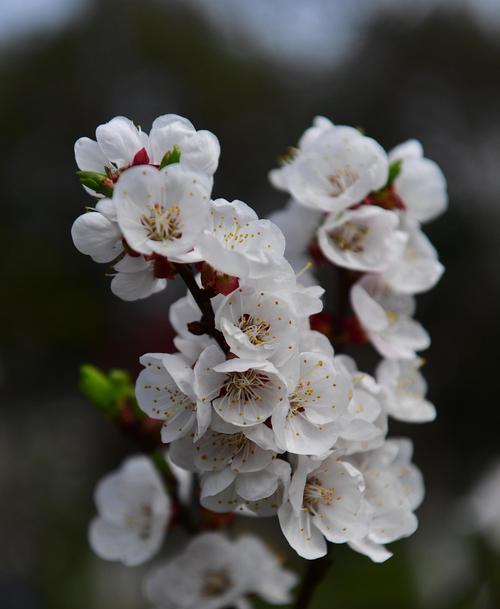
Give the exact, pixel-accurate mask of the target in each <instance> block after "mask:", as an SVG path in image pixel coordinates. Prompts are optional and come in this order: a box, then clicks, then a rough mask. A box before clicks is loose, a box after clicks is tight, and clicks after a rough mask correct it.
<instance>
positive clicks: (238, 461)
mask: <svg viewBox="0 0 500 609" xmlns="http://www.w3.org/2000/svg"><path fill="white" fill-rule="evenodd" d="M278 452H281V451H280V449H279V448H278V446H277V445H276V442H275V439H274V434H273V431H272V429H270V428H269V427H267V425H265V424H261V425H256V426H253V427H248V428H242V427H238V426H236V425H232V424H231V423H227V422H226V421H224V420H223V419H221V418H220V417H219V416H218V415H214V416H213V418H212V422H211V424H210V428H209V429H208V430H207V432H206V433H205V434H204V435H203V437H202V438H200V439H199V440H197V441H196V442H195V443H193V442H190V441H189V439H188V438H183V439H182V440H177V441H176V442H173V443H172V444H171V446H170V456H171V458H172V459H173V461H174V462H175V463H176V464H177V465H179V466H180V467H184V468H185V469H188V470H191V471H198V472H211V471H221V470H223V469H225V468H229V469H230V470H231V471H232V472H233V473H234V474H235V475H238V474H241V473H247V472H255V471H259V470H262V469H265V468H266V467H267V466H268V465H269V464H270V463H271V462H272V461H273V459H274V458H275V457H276V455H277V453H278Z"/></svg>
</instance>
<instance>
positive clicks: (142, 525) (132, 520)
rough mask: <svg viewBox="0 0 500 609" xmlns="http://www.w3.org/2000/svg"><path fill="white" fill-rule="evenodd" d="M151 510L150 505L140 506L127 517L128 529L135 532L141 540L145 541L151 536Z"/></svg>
mask: <svg viewBox="0 0 500 609" xmlns="http://www.w3.org/2000/svg"><path fill="white" fill-rule="evenodd" d="M152 518H153V510H152V509H151V506H150V505H146V504H145V505H142V506H141V507H140V509H139V511H138V512H137V513H135V514H131V515H129V516H127V519H126V523H127V526H128V527H129V528H130V529H134V530H135V531H137V534H138V535H139V537H140V538H141V539H142V540H146V539H148V538H149V536H150V535H151V524H152V523H151V521H152Z"/></svg>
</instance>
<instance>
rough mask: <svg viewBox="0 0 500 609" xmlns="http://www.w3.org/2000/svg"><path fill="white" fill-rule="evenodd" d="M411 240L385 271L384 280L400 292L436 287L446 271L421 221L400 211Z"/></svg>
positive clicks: (406, 292)
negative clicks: (420, 224) (412, 218)
mask: <svg viewBox="0 0 500 609" xmlns="http://www.w3.org/2000/svg"><path fill="white" fill-rule="evenodd" d="M401 219H402V222H401V228H402V229H403V230H404V231H405V232H406V234H407V236H408V240H407V242H406V247H405V249H404V251H403V252H402V254H401V255H400V256H398V258H397V259H395V260H394V261H393V262H392V264H391V265H390V266H389V267H388V268H387V269H386V270H385V271H384V272H383V273H382V277H383V279H384V281H385V283H386V284H387V285H388V286H389V287H390V288H391V289H392V290H394V292H398V293H400V294H420V293H421V292H426V291H427V290H430V289H431V288H433V287H434V286H435V285H436V283H437V282H438V281H439V280H440V278H441V275H442V274H443V273H444V267H443V265H442V264H441V263H440V262H439V260H438V255H437V252H436V249H435V248H434V246H433V245H432V243H431V242H430V241H429V239H428V238H427V237H426V236H425V234H424V233H423V232H422V230H421V229H420V226H419V224H418V222H416V221H411V220H410V219H408V218H406V217H405V216H404V215H403V214H401Z"/></svg>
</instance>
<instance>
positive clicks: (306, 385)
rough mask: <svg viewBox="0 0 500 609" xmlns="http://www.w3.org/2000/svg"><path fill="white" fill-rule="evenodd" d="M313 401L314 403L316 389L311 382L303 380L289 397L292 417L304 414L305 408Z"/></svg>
mask: <svg viewBox="0 0 500 609" xmlns="http://www.w3.org/2000/svg"><path fill="white" fill-rule="evenodd" d="M318 397H320V396H318ZM311 401H314V387H313V385H312V383H311V381H303V380H301V381H300V383H299V384H298V385H297V387H296V388H295V391H294V392H293V393H292V395H291V396H290V397H289V402H290V415H292V416H295V415H297V414H299V413H301V412H304V410H305V406H307V404H309V403H310V402H311Z"/></svg>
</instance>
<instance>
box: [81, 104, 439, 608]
mask: <svg viewBox="0 0 500 609" xmlns="http://www.w3.org/2000/svg"><path fill="white" fill-rule="evenodd" d="M75 152H76V159H77V164H78V166H79V168H80V170H81V171H80V177H81V179H82V184H83V185H84V187H85V188H86V189H87V191H89V192H90V194H91V195H92V196H94V197H96V198H98V201H97V203H96V205H95V208H94V209H92V210H91V211H88V212H87V213H85V214H83V215H82V216H80V217H79V218H78V219H77V220H76V221H75V224H74V225H73V229H72V234H73V239H74V242H75V245H76V247H77V248H78V249H79V250H80V251H81V252H83V253H85V254H88V255H90V256H91V257H92V258H93V259H94V260H96V261H97V262H104V263H111V264H112V265H113V268H114V272H115V274H114V277H113V280H112V282H111V289H112V291H113V292H114V293H115V294H116V295H118V296H119V297H121V298H124V299H126V300H134V299H137V298H144V297H147V296H149V295H151V294H153V293H155V292H158V291H160V290H162V289H163V288H164V287H165V286H166V283H167V279H171V278H173V277H174V276H176V275H177V276H178V277H180V278H182V279H183V280H184V281H185V283H186V286H187V288H188V292H187V294H186V295H185V296H184V297H182V298H181V299H179V300H178V301H177V302H176V303H174V304H173V305H172V306H171V308H170V311H169V317H170V322H171V325H172V327H173V328H174V330H175V333H176V336H175V339H174V344H175V347H176V349H177V352H176V353H174V354H172V353H147V354H145V355H143V356H142V357H141V358H140V362H141V364H142V365H143V370H142V371H141V373H140V374H139V376H138V378H137V383H136V399H137V403H138V406H139V407H140V409H141V410H142V411H143V412H144V413H145V414H146V415H147V416H148V417H150V418H151V419H156V420H158V421H161V424H162V428H161V439H162V442H163V443H164V444H165V445H168V460H169V463H170V466H171V468H172V471H173V473H174V475H176V476H177V477H178V478H179V483H180V486H183V488H185V489H187V492H191V493H193V491H190V490H189V489H190V488H191V484H190V481H191V479H192V477H193V476H195V477H196V479H197V481H198V484H196V485H193V488H194V489H198V488H199V496H198V495H197V494H196V495H195V496H194V499H195V500H198V499H199V502H200V503H201V506H203V508H205V509H206V510H210V511H212V512H215V513H227V512H235V513H237V514H241V515H247V516H259V517H272V516H277V517H278V521H279V524H280V526H281V530H282V532H283V534H284V536H285V538H286V539H287V541H288V543H289V544H290V546H291V547H292V548H294V550H296V552H297V553H298V554H299V555H301V556H302V557H304V558H307V559H314V558H319V557H321V556H323V555H325V554H326V552H327V542H332V543H348V544H349V545H350V546H351V547H352V548H353V549H355V550H357V551H359V552H362V553H364V554H366V555H368V556H370V557H371V558H372V559H373V560H375V561H382V560H385V559H386V558H388V557H389V556H390V553H389V552H388V550H387V549H386V548H385V545H384V544H386V543H389V542H392V541H394V540H396V539H399V538H401V537H405V536H408V535H410V534H411V533H413V532H414V531H415V529H416V526H417V520H416V517H415V514H414V510H415V509H416V508H417V507H418V505H419V504H420V502H421V501H422V498H423V483H422V479H421V475H420V473H419V471H418V469H417V468H416V467H415V466H414V465H413V464H412V463H411V457H412V446H411V442H410V441H409V440H401V439H399V440H395V439H387V431H388V416H389V415H390V416H393V417H395V418H398V419H401V420H405V421H424V420H430V419H432V418H433V417H434V407H433V406H432V404H430V403H429V402H427V401H426V400H425V390H426V388H425V382H424V380H423V378H422V376H421V374H420V372H419V366H420V360H418V359H417V358H416V356H415V351H417V350H420V349H422V348H425V347H426V346H427V345H428V337H427V334H426V333H425V332H424V330H423V329H422V328H421V327H420V326H419V325H418V324H417V323H416V322H415V321H413V320H412V319H411V315H412V313H413V308H414V303H413V295H414V294H415V293H417V292H420V291H423V290H424V289H428V288H430V287H431V286H432V285H433V284H434V283H435V282H436V281H437V279H438V278H439V276H440V274H441V272H442V267H441V265H440V264H439V262H438V261H437V258H436V254H435V252H434V250H433V248H432V246H431V245H430V244H429V242H428V241H427V240H426V238H425V237H424V236H423V233H422V232H421V230H420V227H419V222H421V221H425V220H428V219H430V218H432V217H434V216H435V215H437V214H438V213H440V211H442V209H443V208H444V206H445V191H444V182H443V181H442V176H441V174H440V172H439V170H438V169H437V167H436V166H435V165H434V164H433V163H432V162H430V161H427V160H426V159H423V158H422V152H421V149H420V148H419V146H418V145H417V143H416V142H410V143H408V144H406V145H403V146H401V147H399V148H397V149H396V150H395V151H393V152H392V153H391V154H390V155H389V156H387V155H386V154H385V152H384V151H383V150H382V148H381V147H380V146H379V145H378V144H377V143H376V142H375V141H374V140H372V139H370V138H367V137H365V136H363V135H362V134H361V133H359V132H358V131H356V130H355V129H351V128H349V127H335V126H334V125H333V124H332V123H330V122H329V121H327V120H326V119H316V121H315V124H314V126H313V127H312V128H311V129H308V130H307V131H306V133H305V134H304V136H303V137H302V139H301V141H300V144H299V148H298V150H297V152H296V154H295V156H294V157H293V159H291V160H290V162H288V163H287V164H286V165H285V166H284V167H282V168H281V169H279V170H276V171H274V172H272V174H271V176H272V181H273V183H274V184H275V185H277V186H278V187H280V188H282V189H285V190H287V191H289V192H290V193H291V195H292V196H293V201H292V203H291V204H290V206H289V208H288V210H287V211H286V212H284V213H282V214H281V217H280V218H279V220H280V224H281V225H282V226H284V225H285V224H286V223H287V222H288V223H289V225H290V227H291V230H293V231H298V232H300V231H305V232H306V233H308V235H307V240H304V236H303V235H300V238H297V239H295V238H294V236H293V235H291V237H290V241H291V242H292V246H295V247H297V248H299V247H303V248H304V249H305V247H306V246H307V245H309V244H310V242H311V241H313V240H314V241H317V244H318V245H319V247H320V249H321V251H322V254H323V255H324V256H325V257H326V258H327V259H328V260H330V261H331V262H332V263H333V264H334V265H336V266H338V267H341V268H343V269H349V270H354V271H359V272H360V273H363V274H362V276H361V277H360V279H359V281H357V282H356V283H355V284H354V285H353V287H352V289H351V299H352V305H353V308H354V310H355V312H356V315H357V316H358V318H359V321H360V323H361V325H362V327H363V329H364V331H365V332H366V334H367V335H368V336H369V338H370V340H371V341H372V343H373V344H374V345H375V347H376V348H377V349H378V350H379V351H380V353H382V354H383V355H384V356H385V357H386V358H387V359H385V360H384V361H383V362H382V363H381V364H380V366H379V367H378V369H377V372H376V378H373V377H372V376H370V375H368V374H365V373H362V372H360V371H358V369H357V366H356V364H355V362H354V360H353V359H352V358H350V357H348V356H346V355H340V354H336V353H335V352H334V349H333V347H332V344H331V342H330V341H329V340H328V338H327V337H326V336H325V335H324V334H322V333H320V332H318V331H316V330H315V329H313V328H312V327H311V323H310V319H311V316H316V315H317V314H319V313H320V312H321V311H322V308H323V303H322V300H321V297H322V295H323V292H324V290H323V289H322V288H321V287H320V286H317V285H311V284H310V281H309V283H308V284H304V283H303V282H302V277H301V276H300V274H299V276H298V275H296V273H295V271H294V269H293V268H292V266H291V264H290V263H289V261H288V260H287V259H286V258H285V256H284V254H285V237H284V235H283V233H282V232H281V230H280V229H279V228H278V226H277V225H276V224H275V223H273V222H271V221H269V220H264V219H259V218H258V216H257V215H256V213H255V212H254V211H253V209H252V208H251V207H249V206H248V205H247V204H245V203H243V202H242V201H232V202H229V201H226V200H224V199H216V200H213V199H212V198H211V190H212V183H213V174H214V172H215V169H216V167H217V164H218V157H219V144H218V141H217V139H216V137H215V136H214V135H213V134H211V133H209V132H207V131H196V130H195V128H194V127H193V125H192V124H191V123H190V122H189V121H187V120H186V119H184V118H181V117H179V116H176V115H166V116H163V117H160V118H158V119H156V120H155V121H154V123H153V127H152V129H151V132H150V133H149V136H148V135H146V134H145V133H144V132H142V131H141V130H140V129H138V128H136V127H135V126H134V124H133V123H132V122H131V121H129V120H128V119H125V118H123V117H118V118H115V119H113V120H112V121H110V122H109V123H107V124H105V125H101V126H100V127H98V129H97V131H96V141H93V140H90V139H88V138H82V139H80V140H78V142H77V144H76V147H75ZM394 163H396V164H397V169H398V172H396V171H395V170H394V166H395V165H394ZM396 173H397V176H396ZM390 174H392V178H390V177H389V176H390ZM391 179H392V181H391ZM440 180H441V181H440ZM325 214H326V215H325ZM301 218H303V221H302V220H301ZM284 228H286V227H284ZM285 232H287V231H285ZM290 241H289V243H288V244H289V245H290ZM287 251H288V250H287ZM292 260H293V256H292ZM195 269H197V270H199V271H201V272H200V273H199V274H196V272H195ZM96 504H97V508H98V511H99V516H98V518H97V519H96V520H95V521H94V523H93V524H92V526H91V529H90V541H91V544H92V546H93V547H94V549H95V550H96V552H97V553H98V554H99V555H100V556H102V557H104V558H108V559H111V560H121V561H122V562H124V563H125V564H129V565H132V564H138V563H140V562H143V561H144V560H147V559H148V558H150V557H151V556H153V555H154V554H155V553H156V551H157V550H158V549H159V547H160V545H161V542H162V541H163V538H164V535H165V531H166V529H167V526H168V523H169V522H170V521H171V504H172V500H171V499H169V497H168V494H167V492H166V491H165V489H164V488H163V487H162V484H161V478H160V477H159V475H158V473H157V472H156V471H155V469H154V468H153V466H152V465H151V464H149V466H148V460H147V459H145V458H139V457H138V458H136V459H135V460H131V461H129V462H127V463H126V464H125V465H124V466H123V468H122V469H121V470H120V472H118V473H115V474H113V475H111V476H110V477H108V478H106V479H104V481H103V482H101V483H100V485H99V486H98V489H97V492H96ZM181 509H182V506H181ZM218 549H220V552H219V550H218ZM259 556H260V558H259ZM218 561H219V562H220V564H219V562H218ZM266 564H267V565H268V568H266V567H265V565H266ZM257 567H258V569H257ZM257 571H258V572H259V573H260V575H259V576H258V577H256V575H255V573H257ZM261 571H262V573H261ZM252 573H253V575H252ZM273 574H274V575H273ZM190 578H191V579H192V578H196V579H197V581H198V582H201V583H200V584H199V586H198V587H196V586H195V587H194V588H193V586H192V585H191V584H190V581H191V580H190ZM292 585H293V577H292V576H291V575H290V574H289V573H288V572H285V571H284V570H283V569H281V568H280V567H278V565H277V563H276V562H275V561H274V559H273V558H271V557H270V555H269V552H268V550H266V549H265V548H264V546H262V544H260V542H257V541H256V540H252V539H250V538H241V539H240V540H238V541H235V542H230V541H229V540H227V539H226V538H225V537H223V536H218V535H213V534H212V535H210V534H205V535H201V536H199V537H197V538H196V539H195V540H194V541H193V542H192V543H191V545H190V546H188V548H187V549H186V550H185V552H184V553H183V554H182V555H180V556H178V557H177V558H176V559H174V560H173V561H171V563H169V564H168V565H167V566H166V567H162V568H161V569H160V570H159V571H157V572H155V573H153V574H152V575H151V576H150V578H149V579H148V583H147V585H146V589H147V595H148V598H149V599H150V600H151V602H152V603H153V604H154V605H155V606H156V607H166V606H174V605H175V606H177V605H176V603H175V601H176V597H175V594H176V592H175V591H176V590H177V591H178V594H182V595H183V598H184V599H192V602H191V601H190V602H188V601H187V600H186V603H185V604H183V605H182V606H185V607H193V608H194V607H205V606H206V607H207V608H208V607H214V608H215V607H219V606H221V607H222V606H226V604H230V603H231V602H236V600H238V599H240V597H244V596H245V594H253V593H256V594H259V595H261V596H263V597H264V598H265V599H266V600H268V601H269V602H272V603H277V604H279V603H286V602H287V601H288V600H289V599H288V596H289V589H290V587H291V586H292ZM172 594H174V596H173V597H172V596H169V595H172ZM227 595H229V596H227ZM238 606H239V605H238ZM241 606H244V605H241Z"/></svg>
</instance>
